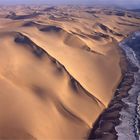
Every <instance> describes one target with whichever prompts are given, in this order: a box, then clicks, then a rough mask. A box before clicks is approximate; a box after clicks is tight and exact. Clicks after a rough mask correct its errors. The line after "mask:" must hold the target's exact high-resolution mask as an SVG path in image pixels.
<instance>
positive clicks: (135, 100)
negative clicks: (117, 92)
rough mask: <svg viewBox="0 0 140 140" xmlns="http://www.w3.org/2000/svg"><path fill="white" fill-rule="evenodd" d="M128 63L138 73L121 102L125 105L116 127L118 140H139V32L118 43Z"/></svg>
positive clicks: (135, 73) (135, 74)
mask: <svg viewBox="0 0 140 140" xmlns="http://www.w3.org/2000/svg"><path fill="white" fill-rule="evenodd" d="M120 47H121V48H122V49H123V50H124V51H125V53H126V56H127V58H128V60H129V61H130V63H132V64H133V65H135V66H136V67H137V68H138V69H139V71H138V72H133V73H134V79H135V81H134V83H133V85H132V88H131V90H129V92H128V94H129V96H127V97H126V98H123V99H122V101H123V102H124V103H125V104H127V107H126V108H123V109H122V111H121V112H120V118H119V119H120V120H121V124H120V125H118V126H116V128H115V129H116V131H117V132H118V140H140V32H135V33H134V34H133V35H131V36H130V37H128V38H127V39H125V40H124V41H123V42H121V43H120Z"/></svg>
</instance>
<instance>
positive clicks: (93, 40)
mask: <svg viewBox="0 0 140 140" xmlns="http://www.w3.org/2000/svg"><path fill="white" fill-rule="evenodd" d="M3 9H5V10H3ZM13 11H14V12H13ZM111 11H113V10H112V9H110V11H109V10H106V9H102V8H98V9H95V10H94V11H93V10H92V9H90V8H86V7H84V8H83V7H71V6H69V7H65V6H64V7H44V6H39V7H37V6H30V7H25V6H15V7H1V10H0V15H1V16H0V21H1V23H0V41H1V44H0V65H1V67H0V93H1V95H0V110H1V112H2V113H1V114H0V139H9V140H11V139H14V140H15V139H18V140H19V139H22V140H25V139H26V140H27V139H29V140H43V139H54V140H55V139H86V138H87V137H88V135H89V133H90V129H91V128H92V126H93V124H94V123H95V121H96V120H97V118H98V117H99V115H100V113H101V112H102V111H103V110H104V109H105V108H106V107H107V106H108V104H109V103H110V101H111V99H112V97H113V96H114V92H115V90H116V87H117V86H118V84H119V83H120V81H121V78H122V68H123V67H122V66H121V64H123V60H122V54H121V52H120V50H119V48H118V41H120V40H122V39H123V38H124V37H126V36H127V35H128V34H129V33H130V32H132V31H135V30H138V29H139V28H140V26H139V23H140V20H139V19H138V18H136V17H135V16H134V17H128V16H126V13H124V12H122V11H121V12H119V11H117V10H115V9H114V12H113V13H110V12H111ZM129 13H132V14H134V13H133V12H131V11H130V12H129ZM4 15H6V16H4ZM52 16H55V17H56V19H59V20H54V19H51V18H50V17H52ZM65 16H67V17H68V18H73V19H72V20H69V21H68V20H65V18H64V17H65ZM110 16H111V18H110ZM120 17H122V18H123V19H124V20H123V21H122V19H121V18H120ZM132 18H133V20H132ZM111 19H113V20H111ZM130 21H133V22H134V23H135V24H134V23H133V25H134V26H130V25H129V24H132V23H130ZM135 25H137V26H135ZM126 31H127V32H126Z"/></svg>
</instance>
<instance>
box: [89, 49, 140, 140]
mask: <svg viewBox="0 0 140 140" xmlns="http://www.w3.org/2000/svg"><path fill="white" fill-rule="evenodd" d="M120 51H121V55H122V56H123V58H121V61H120V67H121V69H122V80H121V82H120V84H119V86H118V88H117V89H116V91H115V94H114V97H113V98H112V100H111V102H110V104H109V105H108V108H106V109H105V110H104V111H103V112H102V113H101V115H100V116H99V118H98V119H97V121H96V122H95V123H94V127H93V128H92V130H91V131H90V134H89V136H88V140H91V139H92V140H94V139H96V140H97V139H98V140H117V139H118V136H117V131H116V130H115V127H116V126H118V125H119V124H120V123H121V121H120V120H119V118H120V111H121V110H122V109H123V108H125V107H127V105H126V104H125V103H124V102H123V101H122V99H123V98H126V97H127V96H128V92H129V90H130V89H131V87H132V85H133V83H134V72H137V71H138V69H137V68H136V67H135V66H134V65H133V64H131V62H129V60H128V59H127V57H126V54H125V52H124V51H123V50H122V49H121V48H120ZM122 64H126V65H125V67H124V66H123V65H122Z"/></svg>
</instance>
